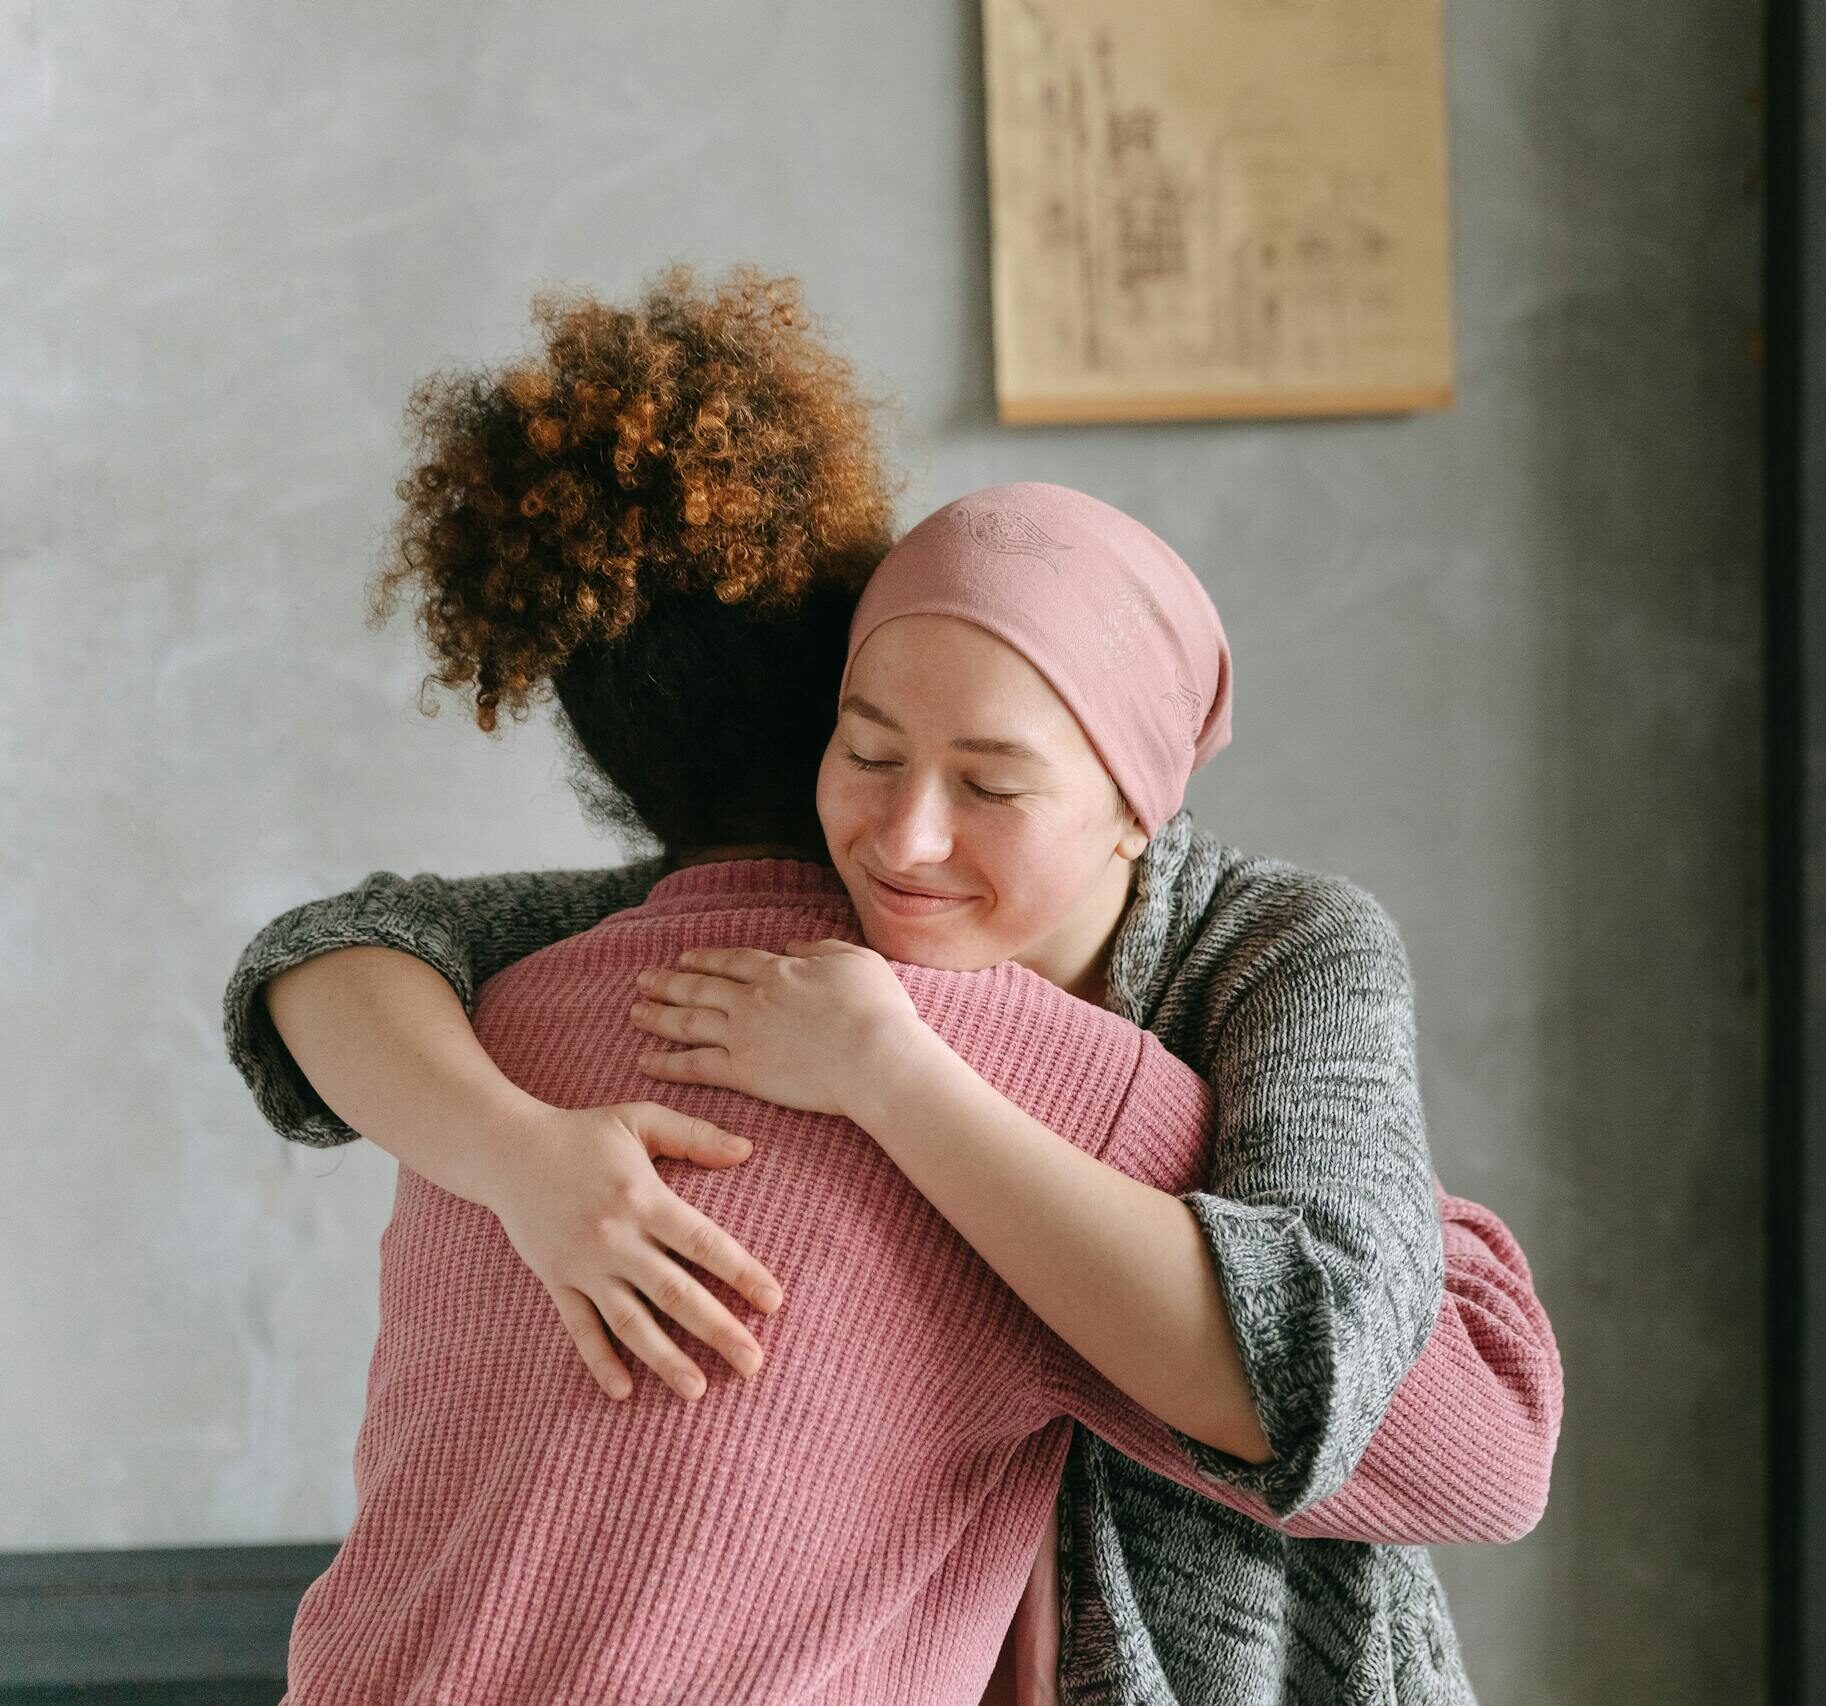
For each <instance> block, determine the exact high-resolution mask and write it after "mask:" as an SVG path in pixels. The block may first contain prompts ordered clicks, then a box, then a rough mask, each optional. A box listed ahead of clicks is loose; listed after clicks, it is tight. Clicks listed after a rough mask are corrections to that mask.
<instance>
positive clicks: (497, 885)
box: [224, 812, 1475, 1706]
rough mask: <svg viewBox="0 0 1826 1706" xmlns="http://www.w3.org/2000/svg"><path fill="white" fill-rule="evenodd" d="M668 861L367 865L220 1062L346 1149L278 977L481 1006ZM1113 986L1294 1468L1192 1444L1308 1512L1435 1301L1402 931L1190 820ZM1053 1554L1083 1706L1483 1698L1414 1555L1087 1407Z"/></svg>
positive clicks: (249, 1010)
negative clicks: (1103, 1419)
mask: <svg viewBox="0 0 1826 1706" xmlns="http://www.w3.org/2000/svg"><path fill="white" fill-rule="evenodd" d="M664 870H665V865H664V863H663V861H661V860H657V859H650V860H645V861H642V862H640V863H637V864H632V865H627V866H624V867H621V868H619V869H615V870H598V871H528V872H519V873H510V874H506V875H500V876H489V877H468V878H459V879H445V878H440V877H435V876H430V875H424V876H417V877H414V878H411V879H410V880H406V879H403V878H400V877H398V876H395V875H394V874H392V873H391V872H386V871H380V872H376V873H374V874H373V875H372V876H370V877H368V878H367V879H366V880H365V881H363V882H362V883H360V884H358V885H357V886H356V887H355V888H354V889H351V890H349V891H348V892H347V893H345V894H342V895H337V896H333V897H331V898H330V899H327V900H319V901H313V902H310V903H308V904H307V905H304V906H300V907H297V908H294V909H293V910H292V911H290V912H287V913H285V914H283V915H282V916H280V917H279V918H277V919H275V920H274V921H273V922H272V923H271V924H269V925H267V927H266V928H265V929H264V930H262V931H261V932H260V933H259V934H258V935H257V936H256V937H255V938H254V939H253V941H252V942H251V943H249V945H248V947H247V948H246V950H245V951H244V952H243V954H242V956H241V959H240V962H239V964H238V965H237V966H236V968H235V971H234V975H233V978H232V979H231V981H230V983H229V985H228V989H227V993H226V996H225V998H224V1017H225V1023H226V1030H227V1037H228V1047H229V1054H230V1057H231V1058H232V1059H233V1061H234V1063H235V1065H236V1066H237V1067H238V1068H239V1070H240V1071H241V1073H242V1076H243V1077H244V1078H245V1079H246V1080H247V1083H248V1086H249V1088H250V1089H251V1090H252V1091H253V1094H254V1099H255V1101H256V1102H257V1103H258V1104H259V1107H260V1110H261V1112H262V1113H263V1114H264V1115H265V1117H266V1118H267V1120H268V1121H270V1122H271V1124H272V1125H273V1126H274V1127H275V1128H276V1129H277V1130H278V1131H279V1132H280V1133H281V1134H282V1135H283V1136H285V1137H287V1138H290V1139H292V1140H293V1141H295V1142H299V1143H306V1144H317V1145H330V1144H337V1143H345V1142H348V1141H349V1140H350V1139H352V1138H353V1137H355V1136H356V1135H357V1134H356V1133H355V1132H353V1131H351V1130H350V1128H349V1127H348V1126H347V1125H345V1124H344V1123H343V1122H342V1121H341V1120H339V1119H338V1118H337V1117H336V1115H335V1114H333V1113H332V1112H331V1111H330V1110H329V1109H328V1108H327V1107H326V1106H325V1105H324V1103H323V1101H322V1098H321V1097H319V1096H318V1095H317V1093H316V1092H315V1091H314V1090H313V1089H312V1088H311V1086H310V1084H309V1083H308V1082H307V1081H306V1080H305V1078H304V1077H303V1075H302V1074H301V1073H300V1072H299V1070H298V1067H297V1065H296V1063H295V1062H294V1061H293V1060H292V1058H291V1056H290V1054H289V1053H288V1052H287V1050H286V1048H285V1045H284V1044H283V1042H281V1041H280V1039H279V1036H278V1033H277V1032H276V1031H275V1029H274V1028H273V1024H272V1020H271V1018H270V1016H269V1015H268V1014H267V1011H266V1004H265V1002H264V1000H263V999H262V998H261V993H260V992H261V985H262V984H264V983H265V982H266V980H267V979H268V978H270V977H272V976H274V975H275V974H277V973H278V972H280V971H282V970H284V969H285V968H287V967H288V966H292V965H296V964H297V963H298V962H300V961H301V960H306V959H309V958H310V957H312V956H313V955H315V954H320V953H324V952H326V951H328V950H330V949H332V948H340V947H351V946H357V945H379V946H385V947H393V948H399V949H403V950H405V951H407V952H409V953H412V954H414V955H416V956H417V957H419V958H420V959H423V960H425V961H427V962H428V963H430V964H431V965H433V966H435V967H436V968H437V969H438V970H439V971H440V972H441V973H442V974H443V975H444V976H445V977H446V978H447V979H449V981H450V983H451V984H452V985H453V986H454V987H455V989H456V991H457V993H458V994H459V995H460V996H461V997H462V999H463V1003H464V1006H465V1007H466V1008H469V1009H471V1010H473V1006H474V998H475V992H476V990H477V988H478V987H479V986H480V985H481V984H482V983H483V982H485V981H486V980H487V979H488V978H489V977H490V976H492V975H493V974H494V973H495V972H497V971H499V970H501V968H502V967H504V966H507V965H510V964H512V963H513V962H514V961H515V960H517V959H520V958H522V957H524V956H525V955H527V954H529V953H531V952H533V951H534V950H535V949H538V948H542V947H544V946H545V945H546V944H548V943H550V942H554V941H557V940H559V939H561V938H563V937H566V936H571V935H574V934H576V933H577V932H578V931H580V930H585V929H588V928H589V927H590V925H592V924H594V923H595V922H596V921H597V920H598V919H600V918H602V917H604V916H606V915H607V914H608V913H610V912H614V911H617V910H619V909H620V908H623V907H627V906H632V905H636V904H638V903H639V901H640V900H641V899H642V898H643V897H644V895H645V894H646V891H647V889H648V888H649V887H650V886H651V885H652V884H653V883H654V882H655V881H657V880H658V878H659V877H660V876H661V875H662V874H663V872H664ZM1109 985H1110V997H1109V1005H1110V1006H1111V1007H1112V1008H1113V1009H1114V1010H1115V1011H1116V1012H1118V1013H1120V1014H1122V1015H1123V1016H1124V1017H1125V1018H1128V1019H1130V1020H1132V1021H1133V1022H1134V1023H1136V1024H1139V1025H1145V1026H1146V1027H1147V1028H1148V1029H1149V1030H1151V1031H1153V1032H1154V1033H1155V1035H1156V1036H1158V1037H1159V1038H1160V1040H1161V1041H1162V1043H1164V1044H1165V1045H1166V1047H1167V1048H1169V1049H1171V1050H1172V1051H1173V1053H1174V1054H1176V1055H1178V1056H1179V1057H1180V1058H1181V1059H1182V1060H1185V1061H1187V1062H1189V1063H1190V1064H1191V1065H1192V1066H1194V1067H1195V1068H1197V1070H1198V1071H1200V1072H1201V1073H1203V1074H1204V1075H1205V1076H1206V1078H1207V1079H1208V1080H1209V1081H1210V1082H1211V1083H1212V1084H1214V1085H1215V1086H1216V1088H1217V1091H1218V1122H1219V1129H1218V1131H1217V1133H1216V1135H1215V1139H1214V1143H1213V1160H1212V1169H1211V1177H1210V1181H1209V1183H1210V1188H1209V1191H1208V1192H1194V1193H1191V1194H1189V1195H1188V1196H1187V1197H1186V1198H1185V1201H1186V1202H1187V1203H1188V1205H1189V1206H1190V1207H1191V1209H1192V1211H1193V1213H1194V1214H1195V1216H1196V1217H1197V1219H1198V1222H1199V1224H1200V1226H1201V1227H1202V1228H1203V1230H1204V1233H1205V1238H1206V1243H1207V1245H1208V1247H1209V1250H1210V1253H1211V1259H1212V1261H1213V1262H1214V1263H1215V1264H1216V1266H1217V1270H1218V1273H1219V1275H1220V1277H1221V1281H1222V1285H1223V1289H1224V1294H1225V1297H1226V1299H1227V1301H1228V1304H1229V1308H1230V1313H1231V1316H1232V1318H1233V1322H1234V1326H1235V1331H1236V1336H1237V1343H1238V1347H1239V1349H1240V1351H1241V1355H1242V1361H1243V1366H1244V1369H1245V1371H1246V1373H1247V1376H1248V1380H1249V1385H1250V1389H1251V1391H1252V1393H1253V1394H1254V1396H1255V1399H1256V1403H1257V1408H1258V1411H1259V1414H1260V1418H1261V1423H1262V1428H1263V1431H1264V1432H1265V1433H1266V1435H1267V1437H1268V1441H1269V1444H1270V1445H1271V1446H1272V1448H1273V1450H1274V1460H1273V1461H1272V1462H1270V1463H1268V1464H1264V1465H1253V1464H1249V1463H1246V1462H1244V1461H1243V1460H1242V1459H1240V1458H1236V1457H1232V1456H1230V1455H1228V1454H1227V1453H1224V1452H1221V1451H1218V1450H1216V1449H1215V1448H1213V1447H1210V1446H1206V1445H1202V1444H1200V1443H1199V1442H1198V1441H1196V1440H1193V1439H1191V1438H1190V1437H1189V1436H1186V1435H1180V1440H1181V1443H1182V1444H1183V1445H1184V1447H1185V1448H1186V1450H1187V1451H1189V1452H1190V1453H1192V1454H1193V1456H1194V1458H1195V1459H1196V1460H1197V1461H1198V1463H1199V1466H1200V1468H1201V1469H1202V1470H1203V1471H1204V1472H1205V1473H1207V1474H1210V1475H1213V1476H1217V1477H1221V1478H1222V1479H1224V1480H1226V1481H1229V1482H1230V1483H1232V1484H1233V1485H1236V1486H1239V1487H1244V1488H1249V1489H1253V1490H1255V1491H1257V1492H1259V1493H1260V1494H1261V1495H1262V1497H1263V1498H1264V1499H1265V1500H1266V1501H1267V1502H1268V1504H1269V1505H1270V1506H1271V1507H1272V1509H1273V1510H1274V1511H1275V1512H1276V1513H1277V1514H1279V1515H1281V1516H1283V1517H1285V1516H1290V1515H1292V1514H1293V1513H1295V1512H1297V1511H1300V1510H1303V1509H1305V1508H1306V1507H1307V1506H1309V1505H1313V1504H1316V1503H1318V1502H1319V1501H1320V1500H1321V1499H1324V1498H1326V1497H1327V1496H1329V1495H1330V1494H1331V1493H1333V1492H1335V1491H1336V1490H1337V1489H1338V1488H1339V1487H1340V1486H1341V1485H1342V1484H1343V1483H1344V1481H1345V1480H1346V1479H1347V1478H1348V1477H1349V1475H1350V1473H1351V1471H1352V1469H1353V1468H1354V1467H1355V1466H1356V1463H1357V1460H1358V1459H1359V1457H1361V1456H1362V1454H1363V1452H1364V1450H1365V1448H1366V1446H1367V1445H1368V1443H1369V1439H1370V1435H1371V1434H1372V1433H1373V1432H1374V1431H1375V1428H1376V1425H1377V1423H1378V1422H1379V1421H1380V1420H1381V1419H1382V1415H1383V1411H1384V1410H1385V1409H1386V1407H1387V1406H1388V1403H1389V1400H1390V1398H1391V1397H1392V1396H1393V1394H1394V1391H1395V1388H1396V1386H1397V1385H1398V1384H1399V1383H1400V1381H1401V1378H1402V1376H1403V1375H1404V1374H1406V1372H1407V1370H1408V1369H1409V1368H1410V1367H1411V1366H1412V1365H1413V1363H1414V1362H1415V1361H1416V1360H1417V1359H1418V1358H1419V1356H1420V1353H1421V1351H1422V1349H1423V1348H1424V1346H1425V1343H1426V1339H1427V1335H1428V1333H1429V1332H1430V1330H1431V1329H1432V1326H1433V1323H1434V1320H1435V1318H1436V1316H1437V1315H1438V1312H1439V1308H1440V1302H1441V1299H1442V1296H1443V1293H1444V1286H1445V1260H1444V1254H1443V1248H1442V1242H1441V1232H1440V1226H1439V1219H1438V1212H1437V1207H1436V1204H1435V1199H1434V1196H1433V1184H1432V1178H1433V1174H1432V1162H1431V1158H1430V1157H1429V1155H1428V1152H1427V1142H1426V1133H1425V1126H1424V1122H1423V1119H1422V1114H1421V1102H1420V1092H1419V1085H1418V1079H1417V1074H1416V1066H1415V1053H1414V1009H1413V995H1412V988H1411V981H1410V974H1409V968H1408V962H1407V955H1406V952H1405V950H1404V948H1403V946H1402V943H1401V939H1400V936H1399V934H1398V933H1397V931H1396V929H1395V926H1394V924H1393V923H1392V921H1391V920H1390V919H1389V917H1388V915H1387V913H1386V912H1385V911H1384V910H1383V908H1382V907H1381V906H1380V905H1379V904H1378V903H1377V901H1376V900H1375V899H1374V897H1372V896H1371V895H1369V894H1368V893H1366V892H1365V891H1364V890H1362V889H1360V888H1358V887H1356V886H1355V885H1353V884H1352V883H1350V882H1348V881H1346V880H1345V879H1343V878H1341V877H1335V876H1329V875H1322V874H1318V873H1313V872H1309V871H1304V870H1301V869H1299V868H1298V867H1296V866H1294V865H1290V864H1287V863H1285V862H1284V861H1281V860H1275V859H1266V858H1261V857H1256V856H1250V855H1246V854H1243V853H1241V852H1239V851H1237V850H1236V849H1235V848H1231V847H1226V846H1223V845H1221V844H1219V843H1218V842H1216V841H1213V840H1212V839H1211V838H1209V837H1208V836H1205V835H1203V834H1201V833H1200V832H1199V831H1198V830H1196V829H1195V828H1194V826H1193V824H1192V820H1191V818H1190V816H1189V815H1188V814H1186V813H1184V812H1181V813H1180V814H1179V815H1178V816H1177V817H1175V818H1174V819H1173V820H1172V821H1171V822H1170V823H1168V824H1166V825H1165V826H1164V827H1163V828H1162V829H1161V830H1160V831H1159V833H1158V834H1156V836H1155V837H1154V840H1153V841H1152V843H1151V844H1150V845H1149V847H1148V848H1147V850H1146V852H1145V853H1144V854H1143V855H1142V858H1141V860H1140V864H1139V870H1138V873H1137V882H1136V889H1135V896H1134V900H1133V902H1132V903H1131V905H1130V908H1129V911H1128V913H1127V915H1126V917H1125V918H1124V920H1123V922H1122V925H1121V928H1120V930H1119V932H1118V934H1117V937H1116V940H1115V944H1114V947H1113V950H1112V963H1111V967H1110V976H1109ZM1059 1569H1060V1600H1061V1619H1062V1624H1061V1647H1060V1664H1059V1686H1060V1696H1061V1699H1062V1701H1063V1702H1065V1703H1066V1706H1105V1703H1121V1706H1144V1703H1145V1706H1172V1703H1175V1702H1179V1703H1183V1706H1467V1703H1469V1706H1475V1700H1474V1696H1473V1694H1472V1690H1471V1685H1470V1682H1469V1680H1468V1678H1467V1677H1466V1675H1465V1672H1464V1667H1463V1663H1462V1660H1461V1657H1460V1654H1459V1647H1458V1641H1457V1638H1456V1635H1455V1634H1454V1631H1453V1628H1452V1621H1451V1615H1450V1613H1449V1611H1448V1610H1447V1607H1446V1601H1445V1594H1444V1591H1443V1589H1442V1588H1441V1586H1440V1583H1439V1579H1438V1577H1437V1576H1436V1575H1435V1573H1434V1570H1433V1565H1432V1560H1431V1558H1430V1557H1429V1556H1428V1554H1427V1551H1426V1549H1425V1548H1424V1547H1421V1546H1398V1545H1375V1544H1369V1543H1366V1542H1360V1541H1345V1540H1312V1539H1305V1540H1301V1539H1293V1538H1290V1537H1288V1536H1286V1535H1284V1534H1282V1533H1281V1532H1279V1531H1278V1530H1276V1529H1272V1528H1268V1527H1265V1526H1263V1525H1261V1524H1258V1523H1254V1522H1251V1521H1250V1520H1249V1519H1248V1518H1246V1517H1244V1516H1241V1515H1239V1514H1238V1513H1237V1512H1235V1511H1232V1510H1230V1509H1228V1508H1227V1507H1225V1506H1223V1505H1218V1504H1214V1503H1212V1502H1210V1501H1208V1500H1205V1499H1201V1498H1199V1497H1198V1495H1197V1494H1195V1493H1192V1492H1190V1491H1188V1490H1187V1489H1185V1488H1182V1487H1179V1486H1177V1485H1175V1484H1174V1483H1173V1482H1171V1481H1168V1480H1166V1479H1165V1478H1164V1477H1162V1476H1160V1475H1157V1474H1155V1473H1154V1472H1153V1471H1151V1470H1148V1469H1144V1468H1142V1467H1141V1466H1140V1465H1139V1464H1136V1463H1134V1462H1133V1461H1132V1460H1130V1459H1129V1458H1126V1457H1124V1456H1122V1455H1121V1454H1120V1453H1119V1452H1117V1451H1116V1450H1114V1449H1113V1448H1112V1447H1110V1446H1108V1445H1106V1444H1105V1443H1104V1442H1103V1441H1102V1440H1100V1439H1099V1438H1097V1436H1096V1435H1095V1434H1092V1433H1090V1432H1088V1431H1087V1430H1085V1429H1084V1428H1082V1427H1080V1428H1077V1429H1076V1430H1075V1431H1074V1435H1073V1440H1072V1446H1071V1451H1070V1454H1069V1456H1068V1458H1067V1460H1066V1468H1065V1477H1064V1482H1063V1485H1062V1487H1061V1491H1060V1506H1059Z"/></svg>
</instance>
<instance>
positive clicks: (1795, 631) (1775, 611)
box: [1763, 0, 1826, 1706]
mask: <svg viewBox="0 0 1826 1706" xmlns="http://www.w3.org/2000/svg"><path fill="white" fill-rule="evenodd" d="M1765 19H1766V28H1767V32H1768V35H1767V42H1766V59H1765V66H1766V100H1767V106H1766V128H1765V149H1764V169H1765V185H1766V197H1767V202H1766V221H1765V227H1764V230H1765V245H1766V247H1765V268H1766V271H1765V287H1764V292H1765V293H1764V308H1765V316H1764V318H1765V327H1766V337H1765V349H1766V363H1767V367H1766V391H1765V413H1764V421H1763V427H1764V434H1763V436H1764V456H1765V472H1766V480H1767V486H1766V490H1767V505H1768V508H1767V530H1766V536H1765V538H1766V551H1767V583H1766V601H1765V624H1766V627H1765V633H1766V652H1765V662H1766V677H1765V679H1766V683H1767V705H1766V711H1767V714H1766V719H1765V758H1766V776H1767V801H1768V867H1767V877H1768V909H1767V916H1768V923H1769V929H1768V966H1769V980H1768V986H1767V997H1768V1013H1769V1022H1768V1038H1769V1054H1768V1066H1769V1125H1768V1132H1769V1144H1768V1234H1769V1239H1768V1270H1767V1272H1768V1293H1767V1297H1768V1308H1767V1326H1768V1339H1769V1388H1768V1399H1769V1430H1770V1431H1769V1479H1768V1521H1769V1553H1768V1559H1769V1582H1768V1591H1769V1601H1768V1603H1769V1630H1768V1634H1769V1678H1768V1681H1769V1690H1768V1693H1769V1699H1770V1701H1771V1703H1772V1706H1789V1703H1791V1702H1792V1703H1798V1706H1826V361H1823V360H1822V355H1823V353H1826V301H1823V300H1822V297H1823V293H1826V181H1823V179H1826V173H1823V171H1822V168H1823V167H1826V157H1823V154H1822V150H1823V148H1826V122H1823V112H1826V109H1823V106H1822V103H1826V0H1767V6H1766V11H1765Z"/></svg>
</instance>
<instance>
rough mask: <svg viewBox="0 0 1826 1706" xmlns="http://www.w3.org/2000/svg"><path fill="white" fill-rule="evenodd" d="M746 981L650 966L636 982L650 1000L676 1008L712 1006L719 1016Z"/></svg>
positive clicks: (636, 978) (637, 975) (639, 975)
mask: <svg viewBox="0 0 1826 1706" xmlns="http://www.w3.org/2000/svg"><path fill="white" fill-rule="evenodd" d="M746 981H747V980H746V979H743V978H733V977H706V976H705V975H703V973H701V972H690V971H665V970H663V969H660V970H655V969H653V968H651V967H649V968H648V969H647V970H646V971H643V972H640V973H637V974H636V976H635V979H634V982H635V985H636V986H637V987H638V988H639V990H640V993H641V994H642V995H643V996H645V997H646V999H647V1000H649V1001H669V1002H671V1003H672V1005H673V1006H675V1007H710V1008H714V1009H715V1010H716V1011H717V1012H719V1013H726V1012H728V1011H729V1003H730V1002H731V1001H732V1000H733V999H734V998H735V995H736V993H737V989H736V986H737V985H739V984H741V983H743V982H746Z"/></svg>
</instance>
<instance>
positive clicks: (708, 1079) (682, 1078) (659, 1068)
mask: <svg viewBox="0 0 1826 1706" xmlns="http://www.w3.org/2000/svg"><path fill="white" fill-rule="evenodd" d="M635 1064H636V1065H637V1066H638V1067H639V1068H640V1069H641V1071H642V1072H644V1073H645V1074H646V1075H647V1076H648V1077H649V1078H663V1079H664V1080H665V1081H666V1082H667V1083H668V1084H716V1085H719V1086H721V1087H722V1088H723V1089H725V1090H735V1089H739V1088H740V1086H739V1085H736V1084H733V1083H731V1082H730V1078H729V1051H728V1050H727V1049H720V1048H687V1049H674V1050H672V1051H670V1052H665V1051H662V1050H654V1051H653V1052H651V1053H648V1054H643V1055H641V1056H640V1058H639V1059H638V1060H637V1061H636V1062H635Z"/></svg>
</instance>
